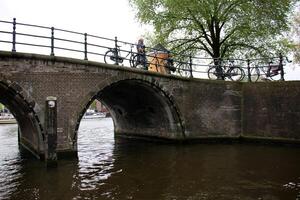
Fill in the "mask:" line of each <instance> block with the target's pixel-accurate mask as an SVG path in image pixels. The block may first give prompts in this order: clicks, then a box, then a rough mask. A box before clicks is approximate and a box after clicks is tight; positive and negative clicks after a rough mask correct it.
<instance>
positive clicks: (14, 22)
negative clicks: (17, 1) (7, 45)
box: [11, 18, 17, 52]
mask: <svg viewBox="0 0 300 200" xmlns="http://www.w3.org/2000/svg"><path fill="white" fill-rule="evenodd" d="M16 24H17V23H16V18H14V19H13V32H12V36H13V38H12V50H11V51H12V52H16Z"/></svg>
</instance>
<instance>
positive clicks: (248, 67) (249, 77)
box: [247, 59, 251, 82]
mask: <svg viewBox="0 0 300 200" xmlns="http://www.w3.org/2000/svg"><path fill="white" fill-rule="evenodd" d="M247 70H248V82H251V72H250V60H249V59H247Z"/></svg>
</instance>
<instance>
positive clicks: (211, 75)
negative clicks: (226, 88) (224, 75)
mask: <svg viewBox="0 0 300 200" xmlns="http://www.w3.org/2000/svg"><path fill="white" fill-rule="evenodd" d="M207 76H208V78H209V79H211V80H217V79H218V72H217V67H216V66H212V67H210V68H209V69H208V70H207Z"/></svg>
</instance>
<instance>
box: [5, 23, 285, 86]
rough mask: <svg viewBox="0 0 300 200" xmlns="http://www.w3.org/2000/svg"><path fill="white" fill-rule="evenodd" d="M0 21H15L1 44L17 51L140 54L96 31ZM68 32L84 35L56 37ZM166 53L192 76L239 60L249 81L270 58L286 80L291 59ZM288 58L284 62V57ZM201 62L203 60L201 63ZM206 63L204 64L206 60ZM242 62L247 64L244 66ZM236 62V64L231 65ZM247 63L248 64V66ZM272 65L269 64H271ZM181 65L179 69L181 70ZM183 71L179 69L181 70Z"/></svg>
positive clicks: (86, 57)
mask: <svg viewBox="0 0 300 200" xmlns="http://www.w3.org/2000/svg"><path fill="white" fill-rule="evenodd" d="M0 23H6V24H12V25H13V28H12V31H7V30H0V34H6V35H12V40H11V41H9V40H4V39H0V43H11V44H12V51H13V52H15V51H16V45H25V46H34V47H42V48H50V49H51V53H50V55H51V56H54V55H55V54H54V53H55V50H65V51H69V52H78V53H84V59H85V60H88V55H101V56H105V52H104V53H101V52H100V51H95V50H93V49H90V48H100V49H104V50H106V51H107V50H108V49H116V50H115V53H117V54H118V55H115V58H114V57H112V58H114V59H115V62H116V63H115V64H117V65H118V64H119V59H120V58H122V60H127V61H129V62H131V60H130V59H132V58H131V57H130V58H127V57H124V58H123V57H121V55H120V57H119V54H120V53H121V52H125V53H127V54H128V55H130V54H131V55H130V56H135V55H137V54H138V53H137V52H135V50H136V49H135V48H134V47H135V46H136V44H135V43H131V42H126V41H122V40H118V39H117V37H115V38H114V39H113V38H107V37H102V36H98V35H93V34H88V33H82V32H77V31H70V30H66V29H60V28H55V27H53V26H52V27H48V26H41V25H33V24H27V23H19V22H17V21H16V18H13V21H5V20H0ZM18 26H25V27H32V28H38V29H46V30H49V32H50V31H51V32H50V34H49V35H44V34H37V33H34V34H31V33H26V32H23V31H21V32H18V29H17V28H16V27H18ZM60 32H62V33H67V34H74V36H75V35H77V36H80V37H81V36H82V39H81V40H80V41H79V40H78V39H73V38H64V37H61V36H56V35H57V33H60ZM17 36H18V37H31V38H38V39H46V40H50V41H51V42H50V43H48V44H40V43H39V44H35V43H33V42H22V41H20V40H18V39H17ZM93 39H97V40H104V41H105V42H102V43H100V44H98V43H95V42H89V41H90V40H93ZM60 42H66V43H71V44H72V45H81V46H80V47H79V48H73V47H69V46H67V47H66V46H61V45H57V43H60ZM107 42H111V43H112V44H111V45H113V46H111V45H110V46H107V45H106V44H105V43H107ZM120 43H121V44H123V45H130V50H126V49H121V48H120V45H119V44H120ZM145 48H146V49H147V52H153V54H152V55H147V57H148V58H152V59H155V58H156V59H158V57H157V55H156V53H155V52H161V50H160V49H155V48H152V47H148V46H146V47H145ZM163 52H164V53H166V54H168V59H165V58H159V59H162V60H163V61H165V62H169V59H170V57H169V56H172V58H171V59H172V63H176V64H177V65H178V66H175V69H176V70H178V72H179V70H181V71H183V72H189V73H190V74H189V77H193V73H207V69H206V71H202V70H199V69H198V68H200V69H204V67H206V68H210V67H211V65H210V64H209V63H207V62H209V61H210V63H212V66H214V67H219V68H224V67H225V66H226V64H224V63H233V62H238V63H239V64H236V66H239V68H241V69H247V70H248V74H247V75H248V76H249V77H248V79H249V81H251V80H250V78H251V73H250V69H252V68H260V67H259V64H257V63H259V62H266V61H270V60H277V62H278V64H277V65H278V66H279V67H280V70H281V80H284V72H283V66H284V65H285V62H289V60H288V58H287V57H286V56H282V55H281V54H280V55H279V56H278V57H276V56H275V57H262V58H254V59H249V58H247V59H241V58H235V59H233V58H208V57H200V56H191V55H187V54H182V53H176V52H172V51H163ZM284 59H285V60H286V61H285V60H284ZM201 62H202V63H201ZM203 62H205V63H203ZM241 63H244V64H243V65H242V64H241ZM159 65H161V64H160V63H159V64H157V66H159ZM232 65H233V64H232ZM245 65H246V66H245ZM268 66H270V65H268ZM179 68H180V69H179ZM179 73H180V72H179Z"/></svg>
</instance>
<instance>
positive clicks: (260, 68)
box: [250, 57, 292, 82]
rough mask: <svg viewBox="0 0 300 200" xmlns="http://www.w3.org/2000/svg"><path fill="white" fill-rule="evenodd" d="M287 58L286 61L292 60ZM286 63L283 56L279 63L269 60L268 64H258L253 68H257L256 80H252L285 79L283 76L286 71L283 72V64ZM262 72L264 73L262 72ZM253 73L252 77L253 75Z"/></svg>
mask: <svg viewBox="0 0 300 200" xmlns="http://www.w3.org/2000/svg"><path fill="white" fill-rule="evenodd" d="M285 58H286V62H289V63H290V62H292V61H290V60H288V58H287V57H285ZM284 65H285V63H284V62H283V59H282V57H281V59H280V60H279V63H278V64H274V63H273V61H270V62H268V64H267V65H256V66H255V67H254V68H252V71H254V70H255V72H256V78H255V79H254V81H253V80H252V78H251V81H253V82H256V81H258V80H264V81H278V80H284V78H283V76H284V72H283V66H284ZM260 72H262V74H261V73H260ZM252 73H253V72H250V74H251V77H252Z"/></svg>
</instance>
